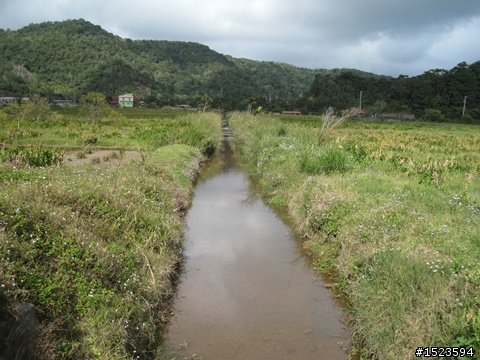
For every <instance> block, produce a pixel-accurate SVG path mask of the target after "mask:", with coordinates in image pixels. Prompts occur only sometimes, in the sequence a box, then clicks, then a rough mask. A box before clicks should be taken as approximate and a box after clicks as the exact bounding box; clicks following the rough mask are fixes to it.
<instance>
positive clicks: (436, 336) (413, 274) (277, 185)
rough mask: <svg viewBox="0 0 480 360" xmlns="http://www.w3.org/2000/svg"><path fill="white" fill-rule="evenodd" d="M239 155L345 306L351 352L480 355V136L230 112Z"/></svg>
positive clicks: (444, 128) (477, 131)
mask: <svg viewBox="0 0 480 360" xmlns="http://www.w3.org/2000/svg"><path fill="white" fill-rule="evenodd" d="M229 122H230V125H231V129H232V134H233V136H234V137H236V138H237V141H236V142H235V147H236V149H237V150H239V152H240V153H241V156H242V158H243V162H244V163H245V166H246V168H247V170H248V171H249V173H250V174H251V175H252V176H253V177H254V178H255V179H256V180H257V181H258V183H259V184H260V186H261V188H262V191H263V193H264V195H265V198H266V199H267V201H268V202H269V203H270V204H272V205H276V206H281V207H285V208H286V209H287V210H288V212H289V214H290V216H291V221H292V223H293V227H294V229H295V231H296V232H297V233H298V234H299V235H301V236H302V237H303V239H304V244H303V246H304V247H305V249H306V250H307V251H308V252H309V253H310V254H311V256H312V257H313V259H314V264H315V267H316V268H317V269H318V271H320V272H326V273H330V274H333V276H334V278H335V279H336V280H335V282H336V287H337V289H338V290H340V291H341V292H342V293H343V294H344V295H345V297H346V299H347V300H348V304H349V307H350V314H351V319H352V327H353V330H354V334H355V344H356V345H355V348H354V349H353V352H357V353H360V355H361V357H362V358H365V359H371V358H373V359H410V358H415V349H416V348H417V347H419V346H424V347H426V346H465V347H467V348H468V347H473V348H474V349H475V351H476V353H475V356H477V358H478V356H479V351H480V173H479V170H480V128H479V127H478V126H469V125H457V124H455V125H451V124H430V123H406V122H375V121H360V120H349V121H347V122H345V123H343V125H341V126H339V127H338V128H336V129H333V130H332V131H330V132H328V133H326V132H325V129H323V130H322V118H321V117H313V116H309V117H298V116H297V117H287V116H266V115H264V116H256V117H254V116H246V115H240V114H231V116H230V119H229Z"/></svg>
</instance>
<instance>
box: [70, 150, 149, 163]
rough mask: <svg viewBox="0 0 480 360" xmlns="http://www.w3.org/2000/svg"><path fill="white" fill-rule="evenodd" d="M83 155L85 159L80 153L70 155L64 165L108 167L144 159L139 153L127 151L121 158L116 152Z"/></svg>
mask: <svg viewBox="0 0 480 360" xmlns="http://www.w3.org/2000/svg"><path fill="white" fill-rule="evenodd" d="M82 155H84V156H85V157H83V156H81V157H79V156H78V153H73V152H72V153H68V154H67V155H66V156H65V158H64V159H63V164H65V165H79V164H85V165H87V164H94V165H107V164H119V163H128V162H130V161H133V160H140V159H141V158H142V154H141V153H140V152H139V151H126V152H125V153H124V154H123V156H120V153H119V152H118V151H114V150H94V151H92V152H91V153H84V154H82Z"/></svg>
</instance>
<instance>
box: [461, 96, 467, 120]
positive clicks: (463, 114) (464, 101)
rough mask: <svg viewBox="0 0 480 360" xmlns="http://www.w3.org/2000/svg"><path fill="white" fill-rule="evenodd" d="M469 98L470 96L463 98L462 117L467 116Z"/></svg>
mask: <svg viewBox="0 0 480 360" xmlns="http://www.w3.org/2000/svg"><path fill="white" fill-rule="evenodd" d="M467 97H468V96H465V97H464V98H463V112H462V116H465V107H466V106H467Z"/></svg>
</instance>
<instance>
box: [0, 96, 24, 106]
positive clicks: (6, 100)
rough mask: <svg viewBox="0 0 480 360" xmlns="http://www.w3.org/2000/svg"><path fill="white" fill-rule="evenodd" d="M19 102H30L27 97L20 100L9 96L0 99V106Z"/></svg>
mask: <svg viewBox="0 0 480 360" xmlns="http://www.w3.org/2000/svg"><path fill="white" fill-rule="evenodd" d="M19 100H20V101H21V102H24V103H25V102H27V101H28V100H30V98H28V97H22V98H20V97H11V96H7V97H5V96H4V97H0V104H2V105H6V104H10V103H12V102H14V101H19Z"/></svg>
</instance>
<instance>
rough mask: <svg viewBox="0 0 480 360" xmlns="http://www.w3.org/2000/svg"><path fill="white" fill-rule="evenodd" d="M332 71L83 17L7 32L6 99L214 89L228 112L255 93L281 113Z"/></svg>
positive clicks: (0, 67)
mask: <svg viewBox="0 0 480 360" xmlns="http://www.w3.org/2000/svg"><path fill="white" fill-rule="evenodd" d="M329 72H330V70H312V69H305V68H298V67H295V66H293V65H288V64H284V63H278V62H272V61H253V60H248V59H236V58H233V57H231V56H228V55H223V54H220V53H218V52H216V51H214V50H211V49H210V48H209V47H207V46H205V45H202V44H198V43H193V42H179V41H162V40H131V39H123V38H121V37H119V36H116V35H114V34H111V33H109V32H107V31H106V30H104V29H102V28H101V27H100V26H98V25H94V24H92V23H90V22H88V21H85V20H83V19H78V20H67V21H61V22H44V23H41V24H30V25H28V26H26V27H24V28H21V29H19V30H16V31H12V30H2V29H0V75H1V76H0V96H9V95H18V96H19V95H28V94H32V93H41V94H42V95H44V96H49V97H51V96H53V95H54V94H57V95H63V96H65V97H73V96H77V97H78V96H79V95H81V94H83V93H86V92H89V91H100V92H103V93H105V95H118V94H120V93H124V92H132V93H134V95H135V96H137V97H141V98H142V99H144V100H145V102H146V103H147V104H148V103H155V104H156V105H159V106H161V105H175V104H181V103H188V104H190V105H196V104H197V103H198V102H199V101H200V98H201V97H202V96H203V95H204V94H209V95H210V97H212V99H213V100H214V103H216V104H220V103H221V104H222V105H223V107H225V108H227V109H229V108H230V109H231V108H239V107H242V106H243V105H242V102H243V101H244V100H245V99H247V98H252V97H254V98H256V99H257V100H258V102H259V104H262V105H263V104H264V103H265V105H267V106H268V107H269V108H270V109H271V110H274V109H275V108H278V109H281V108H283V107H285V106H286V105H288V104H291V103H292V102H293V101H294V100H297V99H299V98H301V97H302V95H304V94H305V93H307V91H308V90H309V88H310V86H311V84H312V81H313V79H314V77H315V75H316V74H324V73H329ZM331 72H332V73H338V72H342V69H335V70H332V71H331ZM357 72H359V73H362V72H360V71H358V70H357ZM364 74H366V73H364ZM370 75H373V74H370Z"/></svg>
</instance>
